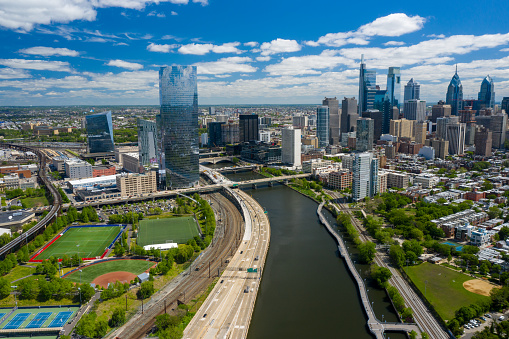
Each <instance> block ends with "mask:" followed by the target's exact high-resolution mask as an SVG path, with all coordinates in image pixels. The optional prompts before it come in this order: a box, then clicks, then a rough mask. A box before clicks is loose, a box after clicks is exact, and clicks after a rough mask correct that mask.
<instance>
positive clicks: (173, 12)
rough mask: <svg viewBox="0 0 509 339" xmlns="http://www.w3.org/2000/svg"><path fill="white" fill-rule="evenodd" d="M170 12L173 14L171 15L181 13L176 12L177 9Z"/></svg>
mask: <svg viewBox="0 0 509 339" xmlns="http://www.w3.org/2000/svg"><path fill="white" fill-rule="evenodd" d="M170 14H171V15H179V14H178V13H177V12H175V11H171V13H170Z"/></svg>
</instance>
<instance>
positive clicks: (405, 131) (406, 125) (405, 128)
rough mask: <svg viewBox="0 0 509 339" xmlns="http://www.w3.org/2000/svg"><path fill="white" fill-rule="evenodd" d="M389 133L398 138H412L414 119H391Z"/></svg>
mask: <svg viewBox="0 0 509 339" xmlns="http://www.w3.org/2000/svg"><path fill="white" fill-rule="evenodd" d="M389 132H390V135H392V136H395V137H398V138H412V137H413V136H414V121H413V120H407V119H398V120H391V128H390V130H389Z"/></svg>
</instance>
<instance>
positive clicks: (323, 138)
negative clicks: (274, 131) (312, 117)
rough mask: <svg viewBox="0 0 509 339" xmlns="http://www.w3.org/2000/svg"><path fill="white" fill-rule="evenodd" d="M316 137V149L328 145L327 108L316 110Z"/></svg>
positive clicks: (319, 107)
mask: <svg viewBox="0 0 509 339" xmlns="http://www.w3.org/2000/svg"><path fill="white" fill-rule="evenodd" d="M316 137H317V138H318V147H327V146H328V145H329V107H328V106H318V107H317V108H316Z"/></svg>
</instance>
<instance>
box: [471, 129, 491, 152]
mask: <svg viewBox="0 0 509 339" xmlns="http://www.w3.org/2000/svg"><path fill="white" fill-rule="evenodd" d="M492 142H493V133H492V132H491V131H490V130H489V129H487V128H486V127H484V126H478V127H477V130H476V131H475V154H476V155H480V156H483V157H491V147H492Z"/></svg>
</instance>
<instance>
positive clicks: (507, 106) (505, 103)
mask: <svg viewBox="0 0 509 339" xmlns="http://www.w3.org/2000/svg"><path fill="white" fill-rule="evenodd" d="M500 109H503V110H504V111H505V113H506V114H509V97H503V98H502V103H501V104H500Z"/></svg>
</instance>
